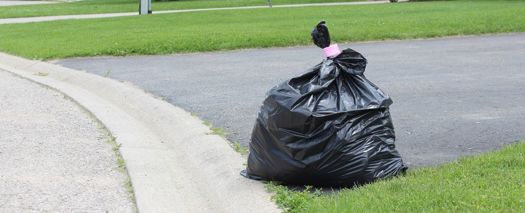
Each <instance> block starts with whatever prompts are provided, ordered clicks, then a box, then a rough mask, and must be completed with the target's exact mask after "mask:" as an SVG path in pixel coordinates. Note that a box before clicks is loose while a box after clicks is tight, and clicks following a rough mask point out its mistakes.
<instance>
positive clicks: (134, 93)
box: [0, 53, 280, 212]
mask: <svg viewBox="0 0 525 213" xmlns="http://www.w3.org/2000/svg"><path fill="white" fill-rule="evenodd" d="M0 68H2V69H4V70H7V71H9V72H12V73H14V74H17V75H19V76H21V77H23V78H26V79H29V80H31V81H34V82H37V83H40V84H42V85H45V86H48V87H50V88H53V89H56V90H58V91H60V92H62V93H63V94H65V95H66V96H68V97H70V98H71V99H72V100H74V101H75V102H77V103H78V104H79V105H80V106H82V107H84V108H85V109H86V110H88V111H89V112H91V113H92V114H93V115H94V116H95V117H96V118H97V119H98V120H99V121H100V122H101V123H102V124H104V125H105V126H106V128H107V129H108V130H109V131H110V132H111V134H112V135H113V136H114V137H116V142H117V143H118V144H120V145H121V146H120V152H121V154H122V156H123V158H124V160H125V161H126V166H127V168H128V173H129V175H130V178H131V182H132V184H133V189H134V192H135V197H136V202H137V208H138V210H139V211H141V212H279V211H280V210H279V209H278V208H277V206H276V205H275V203H273V202H272V201H271V200H270V196H271V195H270V194H269V193H268V192H267V191H266V190H265V188H264V185H263V184H262V183H260V182H256V181H251V180H248V179H245V178H243V177H241V176H240V175H239V172H240V171H241V170H242V169H243V168H244V165H243V162H245V160H244V158H243V157H242V156H241V155H240V154H238V153H236V152H235V151H234V150H233V149H232V148H231V147H230V146H229V144H228V142H227V141H226V140H225V139H224V138H222V137H219V136H217V135H213V134H210V132H211V131H210V129H209V127H207V126H205V125H204V124H203V123H202V121H201V120H199V119H198V118H196V117H194V116H192V115H191V114H190V113H188V112H186V111H184V110H183V109H181V108H179V107H176V106H173V105H171V104H169V103H167V102H164V101H162V100H160V99H157V98H155V97H153V96H152V95H150V94H147V93H145V92H144V91H143V90H141V89H139V88H137V87H134V86H132V85H130V84H126V83H122V82H118V81H115V80H112V79H109V78H104V77H100V76H97V75H94V74H89V73H85V72H81V71H77V70H73V69H69V68H64V67H61V66H58V65H54V64H50V63H46V62H42V61H34V60H28V59H24V58H20V57H16V56H12V55H8V54H5V53H0Z"/></svg>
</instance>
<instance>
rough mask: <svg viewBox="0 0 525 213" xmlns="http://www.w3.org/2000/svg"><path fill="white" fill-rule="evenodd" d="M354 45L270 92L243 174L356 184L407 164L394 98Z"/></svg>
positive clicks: (324, 183) (401, 169) (286, 180)
mask: <svg viewBox="0 0 525 213" xmlns="http://www.w3.org/2000/svg"><path fill="white" fill-rule="evenodd" d="M366 64H367V61H366V59H365V58H364V57H363V56H362V55H361V54H360V53H358V52H356V51H354V50H352V49H346V50H344V51H343V52H342V53H341V54H340V55H338V56H337V57H335V58H327V59H325V60H323V62H322V63H320V64H318V65H316V66H314V67H313V68H311V69H310V70H308V71H307V72H306V73H304V74H302V75H300V76H297V77H295V78H292V79H290V80H288V81H285V82H283V83H281V84H279V85H278V86H276V87H274V88H272V89H271V90H270V91H269V92H268V93H267V98H266V99H265V100H264V102H263V105H262V107H261V109H260V112H259V115H258V118H257V120H256V123H255V126H254V128H253V132H252V138H251V142H250V154H249V156H248V165H247V169H246V171H245V172H244V173H243V175H245V176H246V177H249V178H253V179H258V180H272V181H280V182H283V183H288V184H308V185H317V186H353V185H355V184H364V183H369V182H373V181H375V180H377V179H381V178H388V177H392V176H395V175H398V174H400V173H402V172H404V171H405V170H406V169H407V167H406V166H405V165H404V164H403V161H402V159H401V156H400V155H399V153H398V152H397V150H396V149H395V133H394V126H393V124H392V120H391V118H390V112H389V109H388V107H389V106H390V105H391V104H392V100H391V99H390V97H389V96H388V95H387V94H386V93H384V92H383V91H381V89H379V88H378V87H377V86H375V85H374V84H373V83H371V82H370V81H368V80H367V79H366V78H365V76H364V75H363V73H364V71H365V68H366Z"/></svg>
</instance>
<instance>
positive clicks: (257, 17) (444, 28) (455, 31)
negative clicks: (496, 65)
mask: <svg viewBox="0 0 525 213" xmlns="http://www.w3.org/2000/svg"><path fill="white" fill-rule="evenodd" d="M322 19H324V20H327V22H328V25H329V26H330V29H331V32H332V33H331V34H332V38H333V40H334V41H337V42H345V41H366V40H382V39H409V38H424V37H438V36H447V35H470V34H482V33H498V32H523V31H525V2H522V1H499V2H491V1H483V2H421V3H399V4H381V5H360V6H333V7H308V8H273V9H252V10H236V11H210V12H195V13H180V14H162V15H150V16H135V17H119V18H105V19H91V20H67V21H54V22H42V23H30V24H7V25H0V36H1V39H0V51H4V52H7V53H11V54H15V55H20V56H24V57H28V58H37V59H54V58H65V57H75V56H97V55H132V54H170V53H181V52H197V51H214V50H226V49H239V48H254V47H274V46H290V45H304V44H311V41H310V35H309V33H310V31H311V29H312V27H313V26H314V24H316V23H317V21H319V20H322Z"/></svg>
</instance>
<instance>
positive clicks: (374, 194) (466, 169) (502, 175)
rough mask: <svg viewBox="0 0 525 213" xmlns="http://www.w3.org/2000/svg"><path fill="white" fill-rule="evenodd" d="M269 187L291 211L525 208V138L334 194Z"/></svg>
mask: <svg viewBox="0 0 525 213" xmlns="http://www.w3.org/2000/svg"><path fill="white" fill-rule="evenodd" d="M269 188H270V189H271V190H273V191H276V193H277V194H276V195H275V196H274V199H276V201H277V203H278V204H279V205H280V206H282V207H284V208H285V209H287V210H288V212H312V213H318V212H334V213H341V212H374V213H375V212H525V142H521V143H518V144H514V145H511V146H508V147H506V148H504V149H502V150H500V151H496V152H492V153H487V154H483V155H480V156H475V157H467V158H463V159H460V160H459V161H456V162H453V163H449V164H446V165H442V166H440V167H437V168H423V169H416V170H414V171H409V172H408V173H407V174H406V175H404V176H402V177H396V178H392V179H390V180H384V181H379V182H376V183H373V184H369V185H365V186H362V187H358V188H355V189H344V190H342V191H340V192H336V193H334V194H332V195H316V194H315V193H309V192H293V191H290V190H288V189H287V188H286V187H283V186H276V185H270V186H269Z"/></svg>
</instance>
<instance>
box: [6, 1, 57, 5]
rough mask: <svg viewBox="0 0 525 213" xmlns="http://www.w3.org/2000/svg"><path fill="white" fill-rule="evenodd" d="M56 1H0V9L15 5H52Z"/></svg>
mask: <svg viewBox="0 0 525 213" xmlns="http://www.w3.org/2000/svg"><path fill="white" fill-rule="evenodd" d="M54 3H58V2H56V1H20V0H18V1H14V0H0V7H4V6H17V5H32V4H54Z"/></svg>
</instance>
